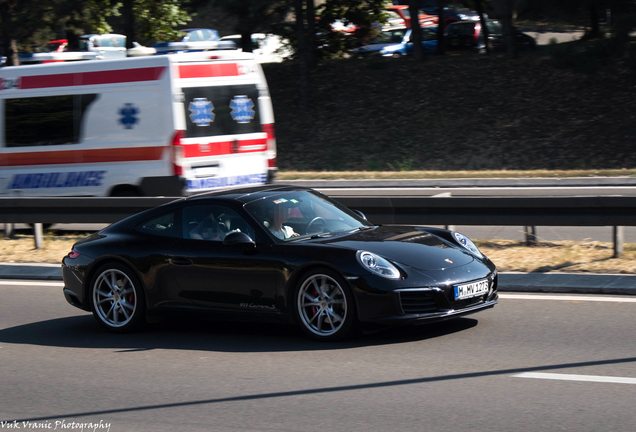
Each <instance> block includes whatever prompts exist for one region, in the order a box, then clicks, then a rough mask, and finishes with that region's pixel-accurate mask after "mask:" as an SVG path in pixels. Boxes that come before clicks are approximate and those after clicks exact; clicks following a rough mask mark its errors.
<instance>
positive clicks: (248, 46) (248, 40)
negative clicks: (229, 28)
mask: <svg viewBox="0 0 636 432" xmlns="http://www.w3.org/2000/svg"><path fill="white" fill-rule="evenodd" d="M241 49H242V50H243V52H250V53H251V52H252V51H254V47H253V46H252V32H250V31H243V32H241Z"/></svg>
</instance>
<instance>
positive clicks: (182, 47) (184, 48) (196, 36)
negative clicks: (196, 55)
mask: <svg viewBox="0 0 636 432" xmlns="http://www.w3.org/2000/svg"><path fill="white" fill-rule="evenodd" d="M181 31H182V32H184V33H185V36H183V37H182V38H181V39H180V40H178V41H172V42H158V43H156V44H154V45H153V48H155V49H156V50H157V52H158V53H184V52H196V51H209V50H215V49H233V48H234V44H232V43H231V42H229V41H221V40H220V38H219V32H217V31H216V30H214V29H204V28H194V29H183V30H181Z"/></svg>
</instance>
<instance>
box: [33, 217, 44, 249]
mask: <svg viewBox="0 0 636 432" xmlns="http://www.w3.org/2000/svg"><path fill="white" fill-rule="evenodd" d="M43 231H44V230H43V228H42V224H41V223H35V224H33V237H35V248H36V249H42V246H43V245H44V241H43V237H44V235H43Z"/></svg>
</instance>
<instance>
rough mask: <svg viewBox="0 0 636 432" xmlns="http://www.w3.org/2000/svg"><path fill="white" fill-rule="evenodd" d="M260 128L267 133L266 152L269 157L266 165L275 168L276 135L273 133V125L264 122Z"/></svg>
mask: <svg viewBox="0 0 636 432" xmlns="http://www.w3.org/2000/svg"><path fill="white" fill-rule="evenodd" d="M262 130H263V132H265V133H266V134H267V152H268V153H269V157H270V158H269V159H268V160H267V166H268V167H269V168H276V136H275V134H274V125H273V124H264V125H263V129H262Z"/></svg>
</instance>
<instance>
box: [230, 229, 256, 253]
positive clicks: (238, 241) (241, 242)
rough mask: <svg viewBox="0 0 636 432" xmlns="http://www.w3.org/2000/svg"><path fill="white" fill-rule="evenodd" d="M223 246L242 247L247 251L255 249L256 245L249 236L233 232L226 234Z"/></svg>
mask: <svg viewBox="0 0 636 432" xmlns="http://www.w3.org/2000/svg"><path fill="white" fill-rule="evenodd" d="M223 244H224V245H226V246H244V247H245V248H247V249H254V248H256V243H255V242H254V240H252V238H251V237H250V236H248V235H247V234H245V233H244V232H233V233H231V234H228V235H227V236H226V237H225V239H224V240H223Z"/></svg>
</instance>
